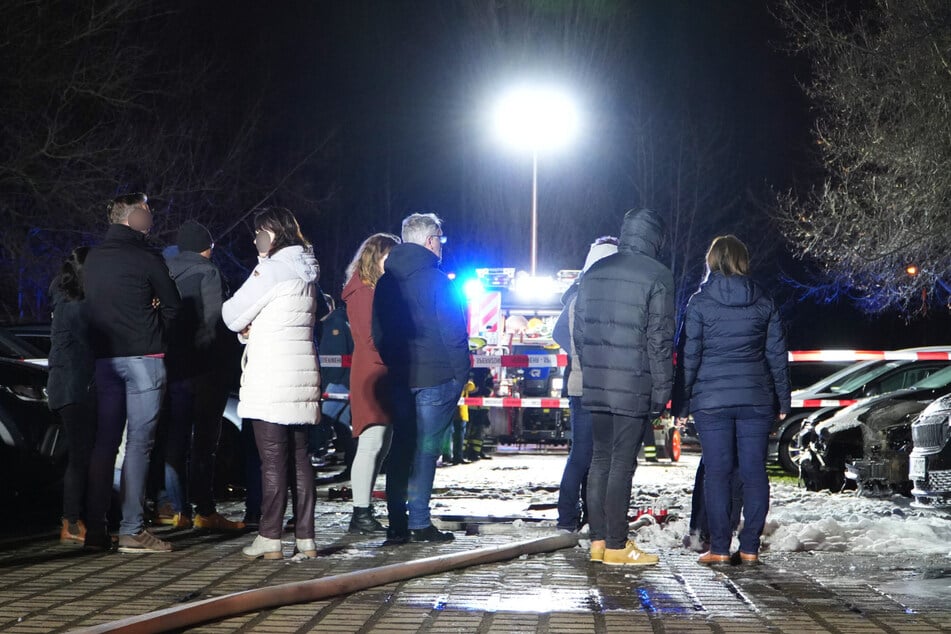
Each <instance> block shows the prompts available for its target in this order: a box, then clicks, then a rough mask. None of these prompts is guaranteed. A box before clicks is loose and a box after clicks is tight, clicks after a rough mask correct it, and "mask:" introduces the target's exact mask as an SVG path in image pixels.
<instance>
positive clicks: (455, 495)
mask: <svg viewBox="0 0 951 634" xmlns="http://www.w3.org/2000/svg"><path fill="white" fill-rule="evenodd" d="M564 461H565V456H564V455H558V454H548V455H498V454H497V457H496V459H495V460H493V461H491V462H479V463H476V464H472V465H462V466H457V467H451V468H447V469H440V470H439V472H438V473H437V476H436V484H435V486H436V487H437V490H438V491H439V492H440V493H438V494H437V495H434V500H433V501H434V512H435V513H437V514H465V515H476V516H496V517H507V518H511V517H513V516H521V517H525V518H530V519H535V520H542V521H537V522H524V521H519V523H518V528H519V530H528V529H529V527H532V526H535V527H539V528H545V529H550V528H552V527H553V525H554V518H555V517H556V516H557V512H556V511H554V510H553V509H550V508H549V509H537V507H538V506H543V507H544V506H550V505H551V504H554V503H555V502H557V498H558V493H557V490H556V487H557V486H558V484H559V481H560V479H561V470H562V468H563V465H564ZM698 461H699V456H697V455H694V454H685V455H684V456H683V458H682V460H681V461H680V462H679V463H674V464H672V463H669V462H666V461H661V462H659V463H647V464H645V463H641V464H640V465H639V466H638V469H637V473H636V474H635V476H634V497H633V500H632V513H633V511H634V510H635V509H637V508H644V507H655V508H663V509H668V510H669V512H670V513H671V517H670V519H669V521H667V522H663V523H661V524H657V523H653V522H649V520H645V521H644V522H642V524H643V523H647V524H648V525H647V526H641V527H640V528H638V529H636V533H635V538H636V540H637V541H638V543H639V544H641V545H642V546H644V547H645V548H647V549H649V550H653V551H655V552H656V551H662V550H668V549H672V548H682V547H683V541H684V537H685V536H686V535H687V533H688V518H689V513H690V501H691V493H692V489H693V479H694V474H695V472H696V467H697V463H698ZM770 502H771V509H770V514H769V516H768V518H767V525H766V530H765V532H764V538H763V549H764V550H765V551H773V552H797V551H832V552H852V553H860V554H871V555H874V554H890V555H925V556H933V557H934V556H938V557H941V558H951V516H948V515H943V514H935V513H930V512H927V511H921V510H917V509H913V508H911V507H910V504H909V503H910V500H909V499H908V498H904V497H901V496H894V497H891V498H881V499H873V498H863V497H859V496H856V495H855V494H854V493H845V494H833V493H829V492H822V493H815V492H810V491H806V490H805V489H801V488H797V487H796V486H795V485H790V484H785V483H774V484H772V491H771V496H770ZM530 506H534V507H536V508H535V509H530V508H529V507H530ZM692 545H693V546H695V547H696V548H700V545H699V544H697V543H696V541H694V543H693V544H692ZM733 547H734V549H736V548H737V547H738V544H737V542H736V540H735V539H734V544H733Z"/></svg>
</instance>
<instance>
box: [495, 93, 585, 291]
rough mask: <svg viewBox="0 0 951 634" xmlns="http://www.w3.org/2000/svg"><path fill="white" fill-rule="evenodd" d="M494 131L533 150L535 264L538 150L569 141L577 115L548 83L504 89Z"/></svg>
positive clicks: (535, 256)
mask: <svg viewBox="0 0 951 634" xmlns="http://www.w3.org/2000/svg"><path fill="white" fill-rule="evenodd" d="M492 115H493V123H494V127H495V135H496V136H497V137H498V139H499V140H500V141H501V142H502V143H504V144H506V145H508V146H510V147H513V148H515V149H517V150H520V151H523V152H531V153H532V267H531V275H532V277H535V273H536V268H537V264H538V154H539V153H540V152H549V151H553V150H558V149H561V148H563V147H565V146H566V145H568V144H569V143H570V142H571V141H572V140H574V137H575V136H576V135H577V133H578V128H579V126H580V117H579V115H578V110H577V108H576V107H575V104H574V102H573V101H572V100H571V99H570V98H569V97H568V95H566V94H565V93H564V92H562V91H560V90H558V89H556V88H550V87H521V88H516V89H513V90H511V91H510V92H508V93H506V94H505V95H504V96H503V97H502V98H501V99H499V101H498V102H497V103H496V104H495V109H494V110H493V113H492Z"/></svg>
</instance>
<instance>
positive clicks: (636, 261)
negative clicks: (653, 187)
mask: <svg viewBox="0 0 951 634" xmlns="http://www.w3.org/2000/svg"><path fill="white" fill-rule="evenodd" d="M663 239H664V225H663V221H662V220H661V219H660V217H659V216H657V214H655V213H654V212H653V211H650V210H648V209H642V210H640V211H633V210H632V211H629V212H628V213H627V214H626V215H625V216H624V224H623V225H622V226H621V237H620V239H619V244H618V252H617V253H616V254H614V255H610V256H608V257H606V258H604V259H602V260H599V261H598V262H597V263H595V264H594V266H592V267H591V268H590V269H588V271H587V272H585V274H584V275H583V276H582V278H581V286H580V288H579V290H578V299H577V300H576V303H575V316H574V335H573V338H574V343H575V349H576V351H577V353H578V358H579V360H580V362H581V368H582V371H583V375H584V376H583V391H582V392H583V393H582V403H583V404H584V406H585V408H586V409H588V410H589V411H592V412H610V413H612V414H619V415H623V416H634V417H641V416H647V415H648V414H650V413H652V412H653V413H658V412H660V411H662V410H663V409H664V408H665V407H666V404H667V400H668V399H669V398H670V390H671V385H672V383H673V373H674V369H673V351H672V347H673V337H674V301H673V297H674V278H673V275H672V274H671V272H670V269H668V268H667V267H666V266H664V265H663V264H661V263H660V262H658V261H657V260H656V259H655V258H656V257H657V252H658V251H659V249H660V245H661V243H662V242H663Z"/></svg>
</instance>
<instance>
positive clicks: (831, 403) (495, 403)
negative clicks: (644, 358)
mask: <svg viewBox="0 0 951 634" xmlns="http://www.w3.org/2000/svg"><path fill="white" fill-rule="evenodd" d="M324 400H325V401H348V400H350V396H349V395H348V394H324ZM857 402H858V401H856V400H855V399H828V398H824V399H793V401H792V407H795V408H797V409H813V408H818V407H848V406H849V405H854V404H855V403H857ZM458 404H459V405H468V406H469V407H504V408H521V407H534V408H542V409H567V408H568V399H566V398H516V397H508V396H503V397H483V396H470V397H467V398H460V399H459V403H458ZM668 407H669V405H668Z"/></svg>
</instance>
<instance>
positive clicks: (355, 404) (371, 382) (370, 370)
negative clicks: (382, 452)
mask: <svg viewBox="0 0 951 634" xmlns="http://www.w3.org/2000/svg"><path fill="white" fill-rule="evenodd" d="M343 301H345V302H346V303H347V319H348V320H349V321H350V334H351V335H352V336H353V365H352V367H351V368H350V412H351V421H352V425H353V436H354V437H357V436H359V435H360V434H362V433H363V430H364V429H366V428H367V427H370V426H372V425H386V424H389V423H390V411H391V407H390V394H389V383H388V381H387V371H386V366H385V365H383V361H382V360H381V359H380V353H378V352H377V350H376V346H375V345H374V344H373V336H372V334H371V333H372V326H371V324H372V314H373V289H372V288H370V287H369V286H367V285H366V284H364V283H363V281H362V280H361V279H360V276H359V275H357V274H356V273H354V274H353V277H351V278H350V281H349V282H347V285H346V286H345V287H344V289H343Z"/></svg>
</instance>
